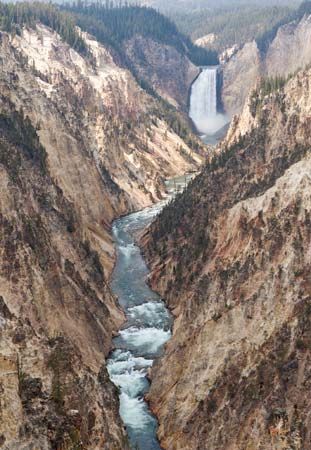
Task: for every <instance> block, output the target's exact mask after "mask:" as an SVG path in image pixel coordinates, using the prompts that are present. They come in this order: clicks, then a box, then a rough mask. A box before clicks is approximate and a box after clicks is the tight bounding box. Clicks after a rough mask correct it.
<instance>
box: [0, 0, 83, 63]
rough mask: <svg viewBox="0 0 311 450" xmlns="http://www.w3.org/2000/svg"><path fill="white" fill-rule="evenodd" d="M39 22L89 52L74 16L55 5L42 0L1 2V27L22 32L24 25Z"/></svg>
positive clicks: (14, 31) (31, 25) (73, 46)
mask: <svg viewBox="0 0 311 450" xmlns="http://www.w3.org/2000/svg"><path fill="white" fill-rule="evenodd" d="M37 22H41V23H42V24H44V25H46V26H48V27H50V28H52V29H53V30H54V31H56V32H57V33H59V34H60V36H61V37H62V38H63V39H64V41H65V42H67V43H68V44H69V45H70V46H71V47H72V48H74V49H75V50H77V51H78V52H79V53H81V54H84V55H86V54H87V53H88V49H87V46H86V44H85V42H84V40H83V39H82V38H81V37H80V36H79V34H78V32H77V31H76V29H75V23H74V21H73V18H72V17H71V16H70V15H69V14H66V13H65V12H60V11H59V10H58V9H57V8H56V7H55V6H53V5H52V4H48V3H40V2H32V3H28V2H22V3H0V29H1V30H3V31H8V32H12V33H16V34H20V32H21V28H22V27H23V26H28V27H31V28H33V27H34V26H35V24H36V23H37Z"/></svg>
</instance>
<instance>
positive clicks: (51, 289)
mask: <svg viewBox="0 0 311 450" xmlns="http://www.w3.org/2000/svg"><path fill="white" fill-rule="evenodd" d="M84 38H85V40H86V41H87V44H88V46H89V47H90V49H91V54H92V56H91V57H90V58H82V57H81V55H79V54H78V53H77V52H75V51H74V50H73V49H72V48H70V47H69V46H68V45H67V44H65V43H64V42H63V41H62V40H61V39H60V37H59V36H58V35H57V34H56V33H53V32H52V31H51V30H49V29H48V28H46V27H44V26H42V25H40V24H38V25H37V27H36V29H35V30H33V29H29V30H28V29H24V30H23V33H22V34H21V35H20V36H19V35H16V36H14V37H13V36H12V35H9V34H7V33H1V36H0V92H1V95H0V158H1V159H0V171H1V177H0V179H1V195H0V236H1V246H0V255H1V256H0V267H1V269H0V278H1V282H0V333H1V339H0V392H1V399H0V418H1V420H0V447H1V448H4V449H6V450H15V449H17V448H19V449H25V450H30V449H32V448H40V449H42V450H45V449H62V450H64V449H72V448H76V449H92V450H95V449H107V450H108V449H109V450H111V449H116V450H117V449H120V450H121V449H122V450H123V449H127V448H128V444H127V440H126V436H125V431H124V429H123V425H122V423H121V421H120V419H119V416H118V400H117V397H118V396H117V392H116V390H115V388H114V387H113V385H112V384H111V383H110V382H109V379H108V375H107V371H106V368H105V357H106V355H107V353H108V351H109V349H110V345H111V338H112V335H113V334H114V333H115V332H116V330H117V329H118V328H119V327H120V325H121V323H122V321H123V315H122V313H121V311H120V310H119V308H118V305H117V301H116V299H115V298H113V296H112V294H111V293H110V290H109V287H108V280H109V276H110V273H111V270H112V266H113V263H114V248H113V243H112V239H111V235H110V225H111V221H112V220H113V219H114V218H115V217H117V216H119V215H120V214H123V213H126V212H129V211H131V210H134V209H138V208H141V207H144V206H146V205H148V204H150V203H152V202H153V201H155V200H157V199H159V198H161V197H162V196H163V194H164V179H165V178H166V177H168V176H173V175H177V174H179V173H180V174H181V173H183V172H184V171H187V170H190V169H194V168H196V167H198V165H199V164H200V163H201V160H202V157H201V156H199V155H197V154H196V153H194V152H193V151H192V150H191V149H190V148H189V147H188V146H187V144H185V142H184V141H183V140H182V139H181V138H180V137H179V136H178V135H176V134H175V133H174V132H173V131H172V128H171V127H170V126H169V125H168V124H167V122H166V121H165V117H166V116H165V114H164V113H163V111H162V110H161V108H160V106H159V104H158V103H157V101H156V100H155V99H154V98H152V97H150V96H149V95H147V94H146V92H145V91H143V89H141V88H140V87H139V86H138V85H137V83H136V82H135V80H134V78H133V77H132V75H131V74H130V73H129V72H128V71H127V70H124V69H122V68H120V67H118V66H117V65H116V63H115V62H114V60H113V58H112V56H111V55H110V53H109V52H108V51H107V50H106V49H105V48H104V47H103V46H101V45H100V44H99V43H98V42H96V41H95V40H94V39H92V38H91V37H90V36H86V35H84ZM191 139H193V138H191ZM192 142H195V139H194V140H193V141H192Z"/></svg>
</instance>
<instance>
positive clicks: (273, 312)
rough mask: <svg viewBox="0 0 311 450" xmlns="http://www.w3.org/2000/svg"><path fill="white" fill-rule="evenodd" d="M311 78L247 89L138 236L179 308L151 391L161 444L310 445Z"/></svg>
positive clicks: (222, 448) (194, 448) (308, 73)
mask: <svg viewBox="0 0 311 450" xmlns="http://www.w3.org/2000/svg"><path fill="white" fill-rule="evenodd" d="M310 86H311V70H305V71H301V72H299V73H298V74H297V75H296V76H294V77H293V78H292V79H291V80H290V81H288V82H287V84H286V85H285V86H284V87H283V88H280V89H275V90H274V89H273V88H271V90H270V92H269V93H268V94H267V92H263V91H262V90H260V91H257V93H256V94H253V96H252V97H251V98H250V99H249V101H248V104H247V105H246V106H245V108H244V111H243V113H242V115H241V116H240V117H239V118H237V119H236V121H235V122H234V123H233V124H232V127H231V130H230V132H229V137H228V139H227V141H226V144H225V145H224V147H223V148H222V149H221V150H220V149H219V151H218V155H217V156H215V157H214V158H213V159H212V160H211V161H210V163H208V164H207V166H206V167H205V168H204V170H203V171H202V174H200V175H199V176H198V177H197V178H196V179H194V181H193V182H192V183H190V185H189V187H188V188H187V189H186V191H185V193H183V194H182V195H180V196H178V197H177V199H176V200H175V201H174V202H173V203H172V204H170V205H168V206H167V207H166V208H164V210H163V212H162V213H161V214H160V216H159V217H158V218H157V219H156V221H155V222H154V223H153V224H152V225H151V226H150V228H149V231H147V232H146V234H145V235H144V236H143V238H142V244H143V248H144V253H145V256H146V257H147V261H148V263H149V265H150V267H151V276H150V283H151V286H152V287H153V289H156V290H158V291H159V293H160V295H161V296H162V297H163V298H165V299H166V301H167V304H168V306H169V307H170V309H171V310H172V312H173V314H174V315H175V317H176V319H175V323H174V329H173V337H172V339H171V340H170V341H169V342H168V344H167V346H166V350H165V355H164V357H163V358H161V360H160V361H159V362H158V363H157V364H156V366H155V367H154V368H153V369H152V384H151V390H150V392H149V394H148V400H149V402H150V406H151V409H152V411H153V412H154V413H155V414H156V416H157V417H158V419H159V423H160V427H159V433H158V435H159V439H160V442H161V445H162V446H163V448H165V449H169V450H181V449H183V450H190V449H191V450H202V449H206V450H216V449H219V450H226V449H231V450H233V449H234V450H237V449H239V450H242V449H262V448H264V449H265V450H272V449H273V450H275V449H281V448H293V449H297V450H298V449H304V450H307V449H310V442H311V440H310V437H311V436H310V430H311V423H310V406H311V395H310V392H311V385H310V371H311V359H310V351H311V347H310V345H311V328H310V324H311V297H310V293H311V279H310V273H311V272H310V269H311V255H310V245H311V222H310V220H311V219H310V217H311V197H310V192H311V135H310V129H311V90H310ZM284 446H285V447H284Z"/></svg>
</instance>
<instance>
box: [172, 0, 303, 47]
mask: <svg viewBox="0 0 311 450" xmlns="http://www.w3.org/2000/svg"><path fill="white" fill-rule="evenodd" d="M186 3H187V5H189V2H186ZM310 3H311V2H310V1H305V2H303V3H302V4H300V2H299V1H293V2H286V1H284V2H277V1H273V2H272V4H271V2H256V1H254V2H243V1H242V2H238V1H234V2H231V3H228V2H226V1H224V2H221V3H219V4H218V5H213V2H205V3H204V2H202V4H201V8H200V7H198V5H196V7H195V8H194V7H193V9H186V7H185V8H184V9H182V10H181V11H177V12H176V11H174V12H171V11H169V12H168V13H169V14H171V17H172V18H173V19H174V21H175V23H176V24H177V26H178V28H179V29H180V31H181V32H184V33H187V34H189V35H190V36H191V38H192V39H193V40H195V39H198V38H200V37H202V36H205V35H208V34H210V33H211V34H214V35H215V37H216V39H215V40H214V42H212V43H211V44H210V48H211V49H215V50H217V51H222V50H224V49H225V48H229V47H231V46H233V45H234V44H238V45H241V44H243V43H245V42H247V41H251V40H253V39H255V40H256V41H257V43H258V47H259V49H260V50H261V51H262V52H263V53H264V52H265V51H266V50H267V48H268V46H269V44H270V42H271V41H272V40H273V39H274V37H275V35H276V33H277V31H278V29H279V27H280V26H282V25H284V24H286V23H289V22H292V21H294V20H300V19H301V18H302V17H303V16H304V14H310V12H311V6H310ZM299 5H300V6H299ZM204 6H205V7H204Z"/></svg>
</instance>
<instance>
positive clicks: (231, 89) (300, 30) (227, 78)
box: [222, 15, 311, 116]
mask: <svg viewBox="0 0 311 450" xmlns="http://www.w3.org/2000/svg"><path fill="white" fill-rule="evenodd" d="M310 34H311V16H310V15H306V16H304V17H303V18H302V19H301V20H300V21H294V22H291V23H289V24H287V25H283V26H281V27H280V28H279V30H278V32H277V34H276V36H275V38H274V39H273V41H272V42H271V44H270V45H269V47H268V49H267V50H266V52H264V53H261V52H260V51H259V49H258V46H257V43H256V42H255V41H253V42H252V43H246V44H245V45H244V46H243V47H242V48H241V49H240V50H239V51H237V52H235V53H234V54H233V56H232V57H231V58H230V59H229V60H228V61H227V62H225V63H224V64H223V65H222V70H223V91H222V101H223V105H224V109H225V111H226V112H227V113H228V114H229V115H231V116H233V115H234V114H238V113H240V112H241V110H242V107H243V105H244V103H245V100H246V98H247V96H248V94H249V92H250V90H251V89H253V88H254V87H255V85H256V81H257V79H258V78H259V77H261V76H277V75H279V76H284V77H287V76H288V75H290V74H293V73H295V72H296V71H297V70H299V69H304V68H305V67H306V66H307V65H308V64H310V63H311V39H310Z"/></svg>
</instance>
